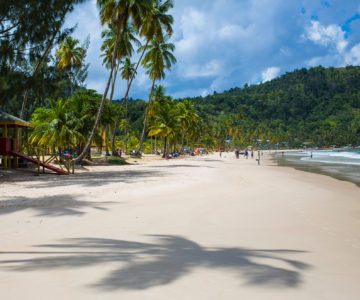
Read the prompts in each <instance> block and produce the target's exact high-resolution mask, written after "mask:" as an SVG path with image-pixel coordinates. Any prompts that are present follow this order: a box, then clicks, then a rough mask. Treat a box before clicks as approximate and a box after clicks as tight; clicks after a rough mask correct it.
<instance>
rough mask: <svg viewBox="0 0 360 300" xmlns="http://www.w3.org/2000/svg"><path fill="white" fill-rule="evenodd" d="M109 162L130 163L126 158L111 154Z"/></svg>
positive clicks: (113, 163) (116, 163)
mask: <svg viewBox="0 0 360 300" xmlns="http://www.w3.org/2000/svg"><path fill="white" fill-rule="evenodd" d="M107 162H108V163H109V164H112V165H128V164H129V163H128V162H127V161H126V160H125V159H123V158H120V157H115V156H110V157H109V159H108V160H107Z"/></svg>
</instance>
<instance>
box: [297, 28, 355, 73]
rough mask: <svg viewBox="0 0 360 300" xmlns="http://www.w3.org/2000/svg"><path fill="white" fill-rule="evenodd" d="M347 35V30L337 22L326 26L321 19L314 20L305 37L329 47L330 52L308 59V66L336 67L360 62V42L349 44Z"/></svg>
mask: <svg viewBox="0 0 360 300" xmlns="http://www.w3.org/2000/svg"><path fill="white" fill-rule="evenodd" d="M345 36H346V32H345V31H344V30H342V29H341V27H340V26H338V25H336V24H331V25H329V26H324V25H322V24H321V23H320V22H319V21H312V22H311V25H310V26H309V27H308V28H307V29H306V32H305V35H304V37H305V38H307V39H308V40H310V41H312V42H313V43H315V44H317V45H322V46H325V47H327V48H328V52H327V53H326V54H325V55H323V56H316V57H313V58H311V59H308V60H307V61H306V64H307V65H308V66H315V65H319V64H322V65H325V66H330V65H332V66H336V67H342V66H346V65H350V64H351V65H358V64H360V44H356V45H354V46H352V47H351V46H349V42H348V41H347V40H346V38H345ZM333 49H335V51H334V50H333Z"/></svg>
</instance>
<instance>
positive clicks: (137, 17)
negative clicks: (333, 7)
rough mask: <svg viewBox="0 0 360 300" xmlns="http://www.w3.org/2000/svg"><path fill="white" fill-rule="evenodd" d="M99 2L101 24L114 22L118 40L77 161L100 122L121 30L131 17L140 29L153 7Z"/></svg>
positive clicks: (144, 2) (141, 2) (143, 1)
mask: <svg viewBox="0 0 360 300" xmlns="http://www.w3.org/2000/svg"><path fill="white" fill-rule="evenodd" d="M97 3H98V6H99V7H100V19H101V24H102V25H104V24H111V23H113V24H114V25H115V28H116V40H115V47H114V51H113V57H112V62H111V71H110V74H109V78H108V81H107V84H106V87H105V91H104V95H103V98H102V100H101V103H100V107H99V111H98V114H97V116H96V120H95V124H94V127H93V130H92V132H91V135H90V138H89V141H88V143H87V144H86V146H85V148H84V150H83V152H82V153H81V154H80V155H79V156H78V157H77V158H76V160H75V161H76V162H79V161H81V160H82V159H83V157H84V156H85V154H86V153H87V152H88V151H89V149H90V146H91V143H92V140H93V138H94V136H95V134H96V128H97V126H98V125H99V123H100V119H101V114H102V111H103V108H104V105H105V100H106V97H107V93H108V91H109V87H110V83H111V80H112V77H113V71H114V67H115V61H116V55H117V49H118V46H119V45H118V41H119V38H120V36H121V31H124V30H125V29H126V27H127V24H128V22H129V20H130V19H131V20H132V24H133V25H134V27H135V29H137V30H138V29H140V27H141V25H142V22H143V21H142V20H143V19H144V16H146V15H148V14H149V13H150V9H151V0H98V1H97Z"/></svg>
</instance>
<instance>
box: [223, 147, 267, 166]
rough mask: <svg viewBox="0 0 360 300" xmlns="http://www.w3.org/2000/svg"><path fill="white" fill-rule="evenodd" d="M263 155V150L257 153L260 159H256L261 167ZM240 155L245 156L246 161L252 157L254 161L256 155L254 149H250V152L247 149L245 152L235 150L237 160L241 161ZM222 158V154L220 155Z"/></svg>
mask: <svg viewBox="0 0 360 300" xmlns="http://www.w3.org/2000/svg"><path fill="white" fill-rule="evenodd" d="M263 154H264V153H263V151H262V150H261V151H260V150H258V151H257V155H258V158H257V159H256V161H257V162H258V164H259V165H260V157H261V156H262V155H263ZM240 155H244V157H245V158H246V159H249V156H251V158H252V159H254V155H255V153H254V150H253V149H250V150H248V149H245V150H240V149H236V150H235V157H236V158H237V159H239V157H240ZM220 156H221V153H220Z"/></svg>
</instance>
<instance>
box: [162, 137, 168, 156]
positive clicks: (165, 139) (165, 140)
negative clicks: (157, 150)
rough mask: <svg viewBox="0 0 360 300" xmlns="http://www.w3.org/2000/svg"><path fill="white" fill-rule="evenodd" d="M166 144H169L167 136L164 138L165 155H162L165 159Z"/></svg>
mask: <svg viewBox="0 0 360 300" xmlns="http://www.w3.org/2000/svg"><path fill="white" fill-rule="evenodd" d="M166 142H167V137H166V136H165V137H164V153H163V155H162V157H163V158H165V157H166Z"/></svg>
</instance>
